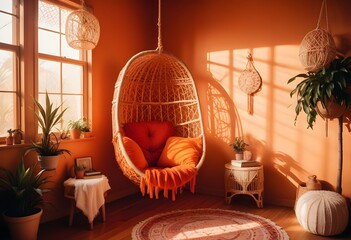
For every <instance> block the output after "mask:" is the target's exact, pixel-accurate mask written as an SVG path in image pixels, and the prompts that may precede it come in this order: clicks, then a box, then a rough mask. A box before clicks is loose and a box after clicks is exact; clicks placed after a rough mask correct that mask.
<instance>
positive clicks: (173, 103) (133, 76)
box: [112, 50, 206, 184]
mask: <svg viewBox="0 0 351 240" xmlns="http://www.w3.org/2000/svg"><path fill="white" fill-rule="evenodd" d="M141 121H170V122H172V123H173V124H174V126H175V129H176V135H177V136H181V137H199V136H200V137H202V143H203V152H202V156H201V159H200V160H199V163H198V165H197V168H198V169H199V168H200V166H201V165H202V163H203V160H204V157H205V149H206V144H205V138H204V129H203V122H202V117H201V111H200V104H199V99H198V95H197V90H196V86H195V82H194V79H193V77H192V75H191V73H190V71H189V70H188V69H187V68H186V66H185V65H184V64H183V63H182V62H181V61H180V60H178V59H177V58H175V57H173V56H171V55H168V54H165V53H160V52H159V51H156V50H150V51H144V52H141V53H138V54H136V55H135V56H134V57H132V58H131V59H130V60H129V61H128V63H127V64H126V65H125V66H124V68H123V69H122V71H121V72H120V74H119V77H118V79H117V82H116V84H115V91H114V97H113V102H112V124H113V143H114V147H115V154H116V160H117V162H118V164H119V166H120V167H121V169H122V171H123V173H124V175H125V176H127V177H128V178H129V179H131V180H132V181H133V182H134V183H135V184H139V183H140V179H141V177H142V176H144V173H143V172H141V171H140V170H139V169H137V168H136V167H135V165H134V164H133V162H132V161H131V160H130V158H129V156H128V154H127V153H126V150H125V148H124V145H123V141H122V137H123V135H122V132H123V126H124V124H126V123H130V122H141Z"/></svg>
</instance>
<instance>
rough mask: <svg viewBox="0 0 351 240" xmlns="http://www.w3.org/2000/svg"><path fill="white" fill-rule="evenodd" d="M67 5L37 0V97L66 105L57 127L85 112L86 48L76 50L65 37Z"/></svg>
mask: <svg viewBox="0 0 351 240" xmlns="http://www.w3.org/2000/svg"><path fill="white" fill-rule="evenodd" d="M71 12H72V9H68V8H67V7H66V6H60V5H57V4H54V3H52V2H49V1H43V0H40V1H39V3H38V87H37V92H38V99H39V102H40V103H41V104H45V101H44V100H45V94H46V92H47V93H48V94H49V96H50V99H51V100H52V101H53V102H54V104H56V106H59V105H62V109H61V111H62V110H63V109H65V108H67V110H66V112H65V114H64V115H63V122H62V123H61V126H57V127H58V128H59V129H64V128H65V127H66V126H67V124H68V122H69V120H77V119H79V118H81V117H83V116H87V101H85V98H84V96H86V95H87V76H88V74H87V71H88V70H87V66H88V64H87V51H83V50H75V49H73V48H71V47H69V46H68V44H67V42H66V39H65V25H66V19H67V16H68V15H69V14H70V13H71Z"/></svg>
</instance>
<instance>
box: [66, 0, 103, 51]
mask: <svg viewBox="0 0 351 240" xmlns="http://www.w3.org/2000/svg"><path fill="white" fill-rule="evenodd" d="M65 34H66V41H67V43H68V45H69V46H70V47H72V48H74V49H79V50H91V49H93V48H95V47H96V45H97V43H98V41H99V38H100V24H99V21H98V20H97V18H96V17H95V16H94V15H93V14H91V13H90V12H88V11H87V10H85V2H84V0H82V8H81V9H79V10H77V11H74V12H72V13H71V14H69V15H68V17H67V20H66V32H65Z"/></svg>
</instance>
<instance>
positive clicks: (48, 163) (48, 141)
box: [25, 93, 71, 170]
mask: <svg viewBox="0 0 351 240" xmlns="http://www.w3.org/2000/svg"><path fill="white" fill-rule="evenodd" d="M33 101H34V104H35V106H36V107H37V108H38V112H35V114H36V116H37V117H38V122H39V126H40V127H41V129H42V131H43V133H42V138H41V142H40V143H35V142H32V145H33V146H31V147H29V149H27V151H26V152H25V155H26V154H28V153H29V152H31V151H36V152H37V153H38V161H39V162H40V165H41V168H42V169H46V170H54V169H56V167H57V164H58V160H59V158H60V155H61V154H63V153H68V154H71V153H70V151H69V150H67V149H60V148H59V147H60V141H59V138H58V137H57V136H56V134H55V133H53V132H52V129H53V127H54V126H55V125H56V124H57V123H58V122H59V121H61V119H62V116H63V114H64V112H65V111H66V109H64V110H63V111H62V112H59V110H60V108H61V106H58V107H57V108H53V103H52V102H51V101H50V98H49V95H48V93H46V103H45V106H46V107H45V108H44V107H43V106H42V105H41V104H40V103H39V102H38V101H37V100H36V99H33Z"/></svg>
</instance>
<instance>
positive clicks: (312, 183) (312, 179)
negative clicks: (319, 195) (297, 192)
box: [306, 175, 322, 190]
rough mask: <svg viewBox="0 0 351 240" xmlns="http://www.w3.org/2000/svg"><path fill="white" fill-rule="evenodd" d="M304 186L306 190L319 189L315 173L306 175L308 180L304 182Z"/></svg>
mask: <svg viewBox="0 0 351 240" xmlns="http://www.w3.org/2000/svg"><path fill="white" fill-rule="evenodd" d="M306 187H307V189H308V190H321V189H322V186H321V183H320V182H319V181H318V180H317V176H316V175H311V176H308V181H307V182H306Z"/></svg>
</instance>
